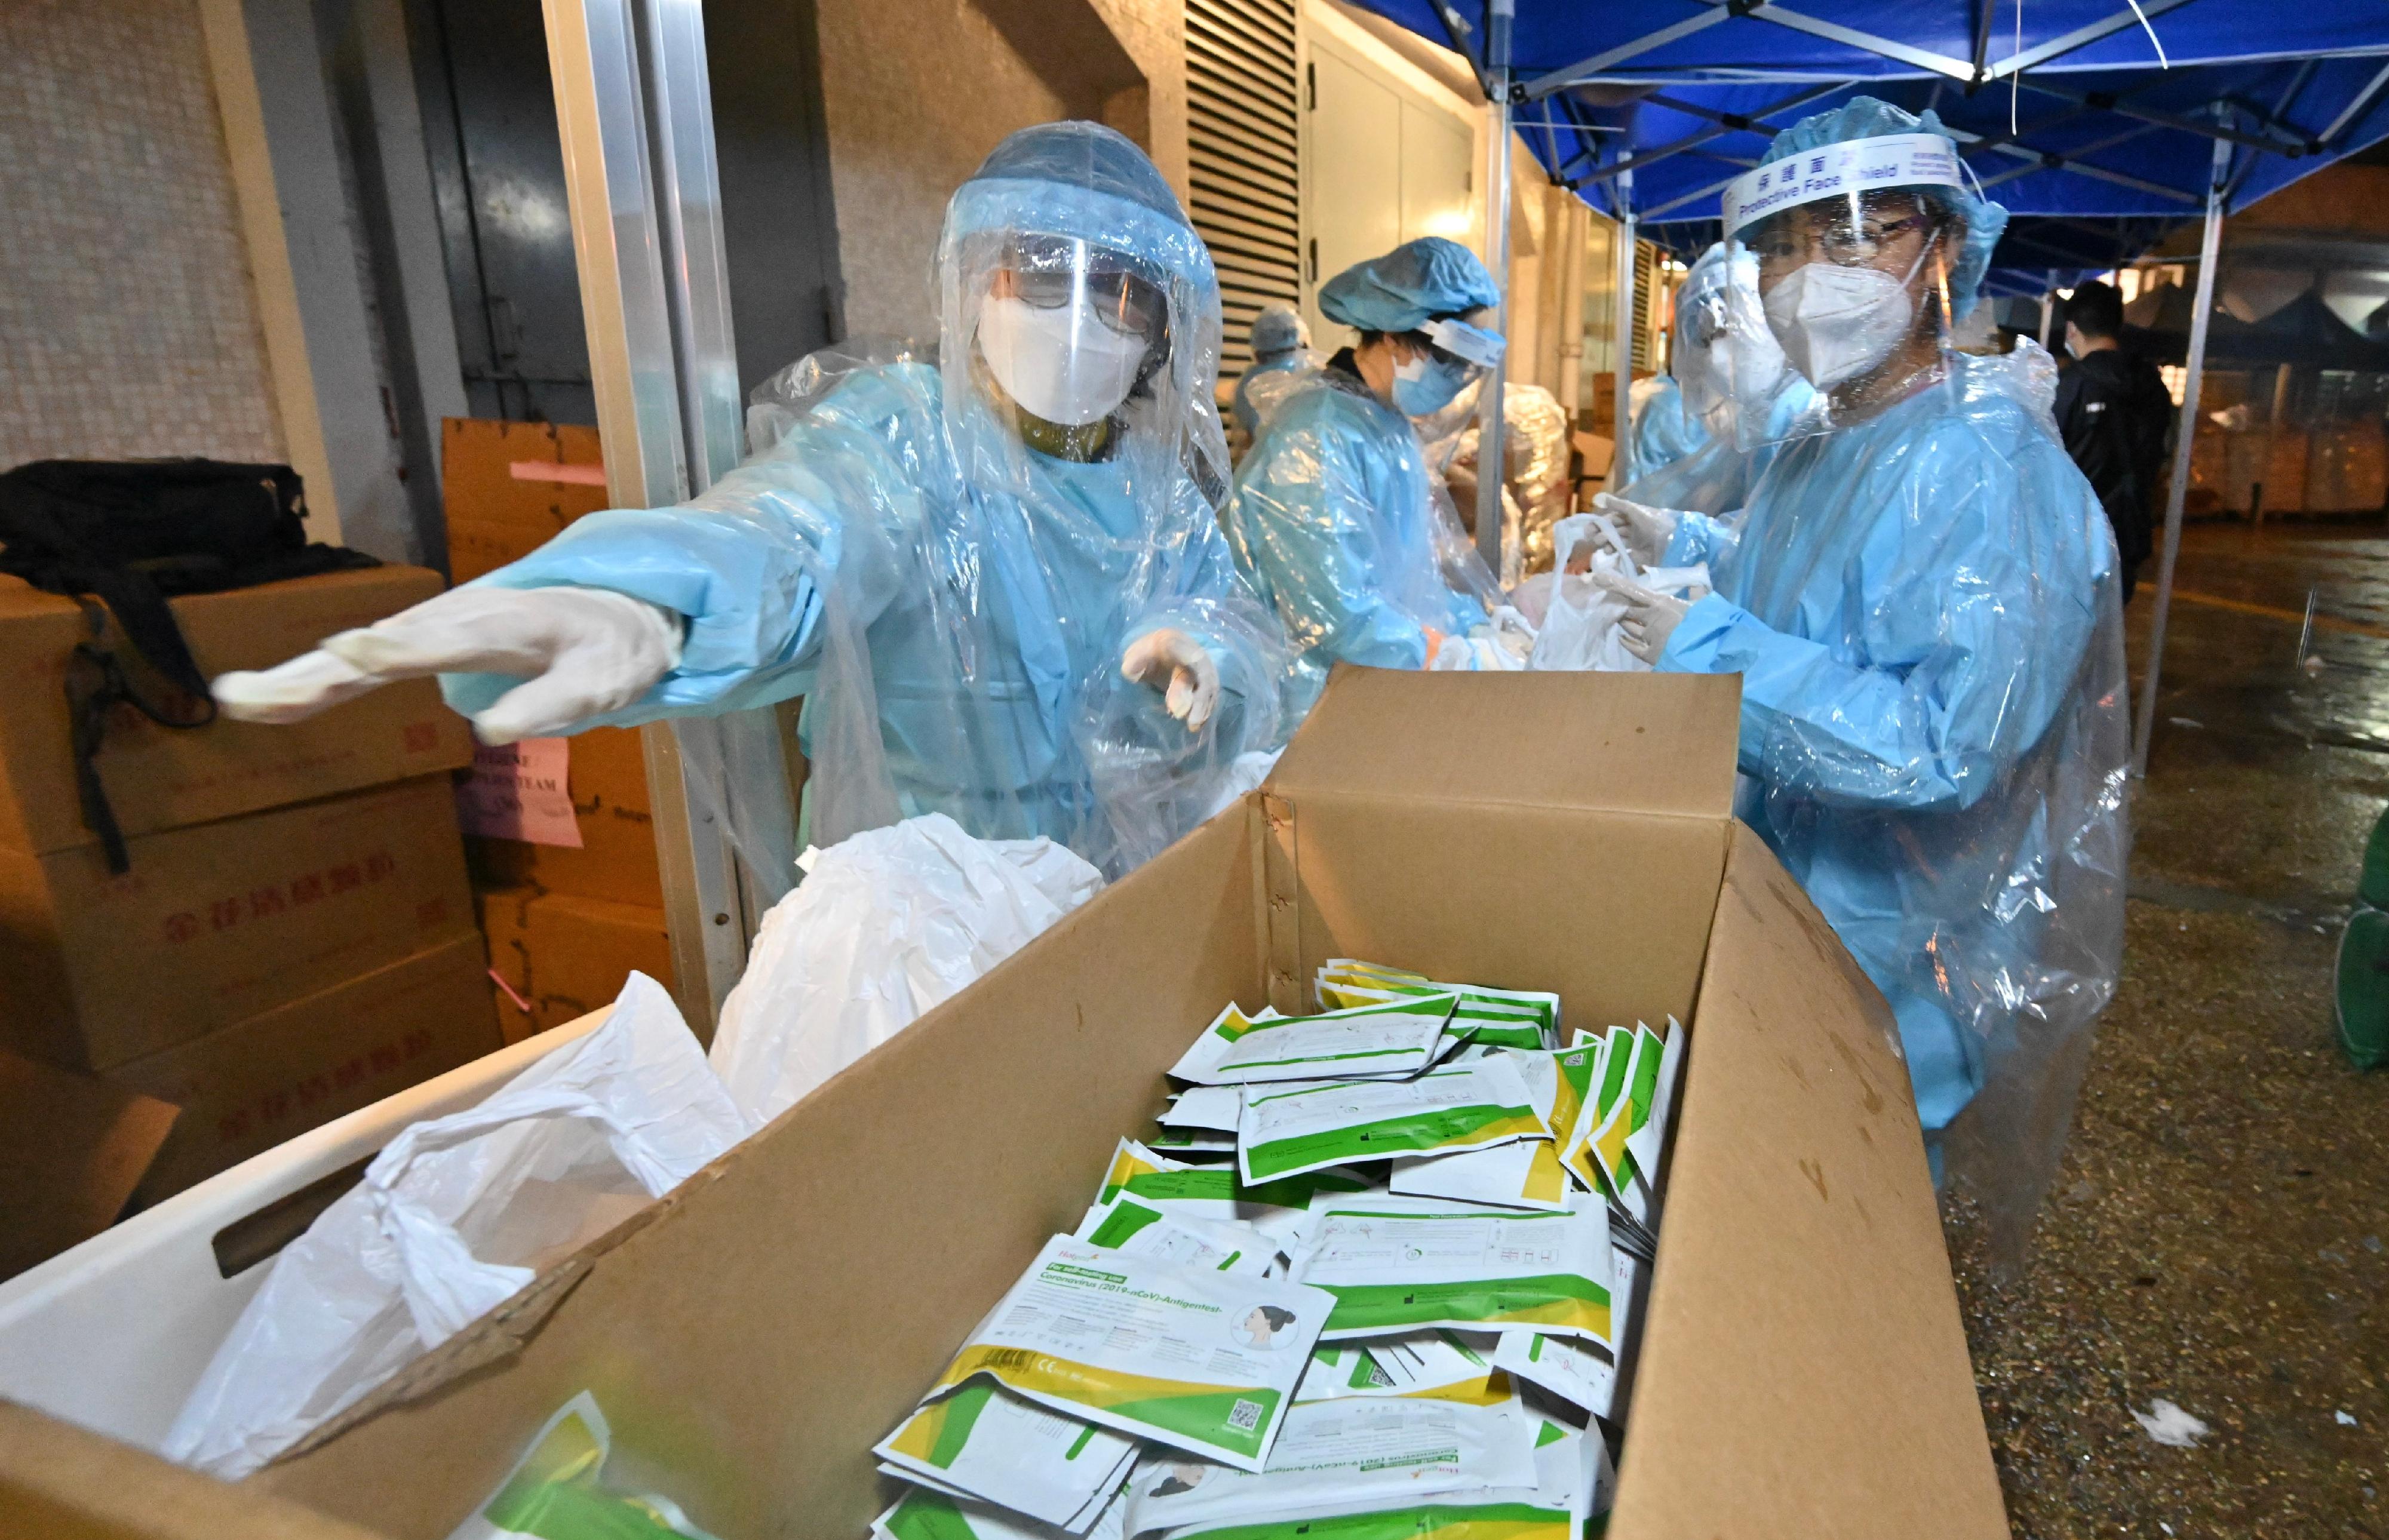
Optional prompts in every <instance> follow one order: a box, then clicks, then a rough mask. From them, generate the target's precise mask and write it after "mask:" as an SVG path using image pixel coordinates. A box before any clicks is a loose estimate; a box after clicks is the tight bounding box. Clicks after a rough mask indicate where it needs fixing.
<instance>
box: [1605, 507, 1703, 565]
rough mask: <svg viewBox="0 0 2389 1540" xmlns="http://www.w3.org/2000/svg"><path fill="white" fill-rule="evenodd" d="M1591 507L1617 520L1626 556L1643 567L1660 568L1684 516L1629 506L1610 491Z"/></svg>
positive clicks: (1671, 510) (1667, 511)
mask: <svg viewBox="0 0 2389 1540" xmlns="http://www.w3.org/2000/svg"><path fill="white" fill-rule="evenodd" d="M1592 505H1593V506H1594V507H1596V508H1598V509H1600V510H1601V511H1602V512H1603V513H1604V514H1607V515H1609V516H1610V517H1611V518H1612V519H1614V520H1616V524H1617V531H1618V533H1619V534H1621V535H1624V536H1625V537H1626V554H1628V555H1629V556H1631V557H1633V558H1634V559H1635V560H1636V561H1638V562H1640V563H1642V565H1643V566H1658V565H1659V559H1660V558H1661V557H1662V556H1665V555H1666V554H1667V542H1668V541H1671V540H1674V539H1675V538H1676V523H1677V521H1678V520H1679V519H1680V518H1681V517H1682V516H1683V515H1680V514H1679V513H1677V512H1676V511H1675V510H1674V509H1673V508H1654V507H1652V506H1651V505H1650V504H1649V503H1629V502H1628V501H1627V500H1626V499H1624V498H1622V497H1612V496H1610V495H1609V494H1608V493H1607V492H1601V493H1598V494H1596V495H1595V496H1594V498H1593V500H1592Z"/></svg>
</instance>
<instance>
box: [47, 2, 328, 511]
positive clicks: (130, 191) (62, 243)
mask: <svg viewBox="0 0 2389 1540" xmlns="http://www.w3.org/2000/svg"><path fill="white" fill-rule="evenodd" d="M284 453H285V450H284V441H283V435H282V430H281V426H280V423H279V419H278V415H277V414H276V411H275V401H274V385H273V379H272V375H271V372H270V370H269V367H268V364H267V358H266V351H265V342H264V337H263V335H262V331H261V329H260V323H259V317H258V303H257V297H256V293H255V290H254V288H253V286H252V285H251V283H250V279H249V261H248V257H247V253H246V248H244V246H243V242H242V235H241V226H240V215H239V209H238V206H237V200H236V196H235V192H234V186H233V179H232V172H231V168H230V165H229V162H228V159H227V156H226V152H225V147H224V130H223V126H222V122H221V120H220V118H219V117H218V114H217V109H216V103H215V96H214V91H213V88H212V86H211V77H210V73H209V66H208V54H207V47H206V44H205V42H204V40H203V38H202V35H201V32H200V26H199V15H198V8H197V6H195V5H193V4H192V0H110V3H109V4H107V5H93V4H89V3H87V0H10V3H9V4H7V5H6V6H0V466H6V465H17V464H19V463H20V462H22V461H26V460H33V459H42V458H45V457H51V456H69V455H71V456H94V457H108V458H123V457H134V456H147V455H168V454H204V455H212V456H215V457H217V458H221V459H230V460H267V461H275V460H280V459H282V458H283V457H284Z"/></svg>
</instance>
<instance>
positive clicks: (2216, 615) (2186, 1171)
mask: <svg viewBox="0 0 2389 1540" xmlns="http://www.w3.org/2000/svg"><path fill="white" fill-rule="evenodd" d="M2318 585H2319V586H2318ZM2309 592H2313V593H2314V595H2315V598H2316V601H2317V609H2318V612H2319V614H2318V619H2317V622H2316V625H2315V628H2314V630H2313V631H2312V634H2311V639H2310V642H2309V644H2308V646H2307V648H2306V651H2307V653H2308V654H2309V655H2311V656H2312V658H2314V659H2316V660H2319V661H2317V662H2314V663H2302V662H2301V659H2300V654H2299V648H2300V637H2301V634H2302V631H2304V630H2305V627H2304V624H2303V617H2304V614H2305V610H2306V602H2307V598H2308V595H2309ZM2148 608H2149V605H2148V592H2147V591H2146V590H2145V589H2144V590H2143V591H2142V592H2141V594H2140V596H2139V597H2138V598H2136V599H2135V600H2134V602H2133V604H2132V605H2131V606H2130V610H2129V611H2128V612H2127V613H2128V616H2129V619H2130V627H2129V630H2130V633H2131V647H2132V654H2133V668H2134V678H2133V688H2134V693H2135V696H2134V698H2135V699H2137V698H2138V691H2139V687H2140V669H2141V668H2143V667H2144V658H2145V654H2146V642H2147V629H2148V625H2149V616H2148ZM2158 722H2159V725H2158V729H2157V737H2156V743H2155V747H2154V753H2153V757H2152V762H2151V766H2150V775H2149V779H2148V781H2147V782H2146V783H2144V786H2143V789H2142V790H2141V793H2140V799H2139V802H2138V805H2137V809H2136V822H2137V828H2138V840H2137V844H2136V846H2135V850H2134V855H2133V862H2132V878H2131V901H2130V931H2129V940H2128V944H2127V952H2126V956H2125V961H2124V982H2123V987H2122V990H2121V993H2120V995H2119V996H2118V998H2117V999H2116V1002H2115V1004H2114V1007H2113V1008H2112V1009H2111V1010H2110V1011H2109V1012H2108V1013H2107V1016H2106V1018H2105V1020H2104V1022H2103V1024H2102V1027H2101V1031H2100V1037H2099V1045H2098V1048H2097V1050H2096V1053H2095V1056H2094V1058H2093V1061H2092V1063H2091V1066H2090V1070H2089V1077H2088V1079H2087V1081H2086V1083H2085V1087H2084V1092H2083V1099H2082V1106H2081V1111H2080V1114H2079V1115H2078V1117H2077V1119H2076V1125H2075V1133H2074V1139H2073V1142H2072V1145H2071V1148H2070V1150H2069V1152H2068V1154H2067V1158H2066V1165H2065V1169H2064V1171H2063V1174H2062V1175H2061V1176H2060V1177H2059V1178H2058V1182H2057V1188H2056V1191H2055V1194H2054V1195H2053V1198H2052V1201H2051V1203H2050V1206H2049V1208H2048V1209H2047V1210H2046V1212H2045V1213H2044V1215H2043V1218H2042V1223H2041V1228H2040V1231H2039V1233H2038V1238H2037V1241H2036V1243H2035V1248H2034V1251H2033V1254H2032V1256H2031V1259H2030V1261H2029V1263H2028V1266H2027V1270H2026V1272H2025V1275H2024V1277H2023V1278H2022V1279H2021V1280H2020V1281H2018V1282H2016V1283H2014V1284H2012V1285H2008V1286H2004V1287H2003V1286H2000V1285H1999V1284H1996V1283H1994V1282H1993V1281H1991V1280H1990V1279H1989V1278H1988V1277H1987V1274H1986V1273H1985V1272H1984V1271H1983V1270H1982V1268H1981V1267H1980V1266H1978V1265H1977V1264H1976V1262H1975V1261H1974V1257H1973V1255H1972V1254H1971V1250H1970V1248H1969V1246H1968V1244H1967V1238H1966V1237H1965V1236H1963V1235H1961V1236H1960V1237H1959V1238H1958V1243H1959V1246H1960V1250H1961V1254H1962V1255H1964V1257H1965V1260H1964V1261H1962V1262H1961V1268H1960V1287H1961V1293H1962V1294H1963V1297H1964V1302H1965V1305H1966V1315H1967V1329H1968V1331H1969V1334H1970V1335H1971V1337H1972V1339H1973V1342H1974V1359H1975V1365H1976V1376H1977V1379H1978V1381H1979V1383H1980V1386H1981V1390H1982V1395H1983V1407H1984V1411H1985V1414H1986V1416H1987V1419H1988V1420H1989V1423H1990V1428H1991V1439H1992V1445H1993V1447H1994V1450H1995V1453H1996V1454H1997V1457H1998V1459H1999V1470H2000V1477H2001V1480H2002V1482H2003V1483H2005V1485H2006V1488H2007V1495H2008V1508H2009V1514H2010V1518H2011V1521H2012V1524H2013V1527H2014V1531H2015V1534H2017V1535H2019V1536H2029V1537H2031V1540H2072V1537H2076V1536H2089V1535H2122V1534H2129V1535H2174V1536H2182V1537H2189V1536H2266V1537H2274V1536H2300V1537H2304V1536H2317V1537H2322V1536H2329V1537H2332V1540H2344V1537H2356V1536H2370V1537H2373V1540H2389V1072H2383V1073H2376V1074H2374V1075H2371V1076H2370V1077H2367V1076H2361V1075H2357V1073H2356V1072H2355V1071H2353V1070H2352V1069H2350V1068H2349V1067H2348V1065H2347V1063H2346V1062H2345V1061H2344V1059H2342V1058H2341V1057H2340V1055H2339V1053H2338V1051H2337V1050H2336V1048H2335V1047H2334V1046H2333V1043H2332V1037H2331V1032H2332V1025H2331V1021H2332V1018H2331V992H2330V983H2331V964H2332V948H2333V944H2334V941H2335V939H2336V935H2337V929H2338V921H2339V918H2340V917H2341V915H2343V914H2344V911H2345V908H2346V905H2347V902H2348V900H2349V896H2350V895H2351V894H2352V892H2353V889H2354V886H2355V882H2356V875H2357V867H2358V865H2359V863H2360V861H2361V859H2362V854H2363V847H2364V840H2365V836H2366V834H2368V833H2369V832H2370V828H2371V826H2372V822H2373V821H2374V820H2375V819H2376V818H2377V817H2378V816H2379V815H2380V811H2381V809H2382V808H2383V806H2384V805H2389V531H2378V530H2375V529H2366V530H2364V531H2362V532H2360V533H2358V532H2355V531H2353V530H2352V529H2351V528H2349V527H2347V526H2337V527H2331V526H2319V525H2306V526H2294V525H2293V526H2286V527H2285V526H2280V525H2276V526H2273V527H2271V528H2268V529H2267V530H2266V531H2264V533H2263V534H2262V535H2261V536H2259V535H2255V534H2253V533H2251V532H2250V531H2248V530H2247V529H2245V528H2242V527H2239V526H2216V527H2209V528H2193V529H2192V530H2191V532H2190V537H2189V539H2188V540H2186V541H2185V542H2184V547H2183V554H2182V562H2181V571H2180V576H2179V579H2178V593H2177V595H2176V601H2175V605H2174V609H2173V620H2172V639H2171V642H2170V644H2169V646H2168V648H2167V652H2166V657H2165V671H2164V676H2163V692H2162V694H2161V697H2160V700H2159V711H2158ZM2159 1397H2162V1398H2164V1399H2166V1400H2170V1401H2173V1402H2175V1403H2177V1404H2178V1405H2179V1406H2182V1407H2184V1408H2185V1409H2187V1410H2188V1411H2190V1412H2191V1413H2192V1414H2193V1415H2195V1416H2197V1417H2199V1418H2201V1419H2204V1421H2206V1422H2207V1423H2208V1424H2209V1425H2210V1426H2211V1427H2212V1429H2213V1432H2212V1433H2211V1434H2209V1435H2208V1436H2207V1437H2206V1438H2205V1439H2204V1441H2203V1442H2202V1443H2201V1444H2200V1445H2198V1446H2197V1447H2194V1448H2187V1449H2183V1448H2167V1447H2164V1446H2161V1445H2157V1444H2156V1443H2154V1442H2153V1441H2152V1440H2151V1439H2150V1438H2149V1437H2148V1436H2147V1434H2145V1433H2144V1432H2142V1431H2141V1429H2140V1426H2139V1424H2137V1423H2136V1422H2135V1421H2134V1420H2133V1419H2132V1416H2131V1411H2132V1409H2133V1408H2139V1409H2141V1410H2146V1409H2148V1407H2149V1405H2150V1403H2151V1402H2152V1401H2153V1400H2154V1399H2157V1398H2159ZM2350 1418H2352V1419H2354V1421H2353V1424H2352V1425H2351V1424H2350V1423H2349V1422H2348V1421H2347V1420H2346V1419H2350Z"/></svg>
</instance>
